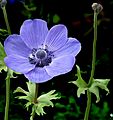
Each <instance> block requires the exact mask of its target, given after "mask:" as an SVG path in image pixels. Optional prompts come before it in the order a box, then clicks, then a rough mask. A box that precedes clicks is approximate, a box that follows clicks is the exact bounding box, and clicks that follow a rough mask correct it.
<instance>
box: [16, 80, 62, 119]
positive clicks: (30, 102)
mask: <svg viewBox="0 0 113 120" xmlns="http://www.w3.org/2000/svg"><path fill="white" fill-rule="evenodd" d="M35 87H36V84H35V83H31V82H27V88H28V91H25V90H24V89H22V88H21V87H18V88H17V89H16V90H15V91H14V93H17V92H18V93H23V94H25V95H24V96H17V97H16V98H18V99H24V100H27V103H26V104H25V107H26V108H27V110H29V107H30V106H32V113H31V117H30V120H32V115H33V114H34V112H35V113H36V114H37V115H39V116H40V115H44V114H46V113H45V112H44V107H49V106H52V107H53V106H54V104H53V103H52V101H51V100H54V99H59V98H60V97H59V96H58V94H57V93H55V91H56V90H51V91H50V92H48V93H46V94H43V95H41V96H39V97H38V98H37V102H36V103H35V102H34V99H35Z"/></svg>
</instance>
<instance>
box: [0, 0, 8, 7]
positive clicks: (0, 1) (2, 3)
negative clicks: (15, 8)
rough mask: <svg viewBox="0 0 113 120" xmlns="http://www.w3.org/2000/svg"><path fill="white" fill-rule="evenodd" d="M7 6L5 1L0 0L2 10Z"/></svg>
mask: <svg viewBox="0 0 113 120" xmlns="http://www.w3.org/2000/svg"><path fill="white" fill-rule="evenodd" d="M6 4H7V0H0V7H1V8H3V7H4V6H5V5H6Z"/></svg>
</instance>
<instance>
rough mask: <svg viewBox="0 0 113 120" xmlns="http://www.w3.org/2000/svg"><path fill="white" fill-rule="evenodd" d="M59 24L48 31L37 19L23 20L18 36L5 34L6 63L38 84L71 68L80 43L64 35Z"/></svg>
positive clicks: (63, 30) (79, 48)
mask: <svg viewBox="0 0 113 120" xmlns="http://www.w3.org/2000/svg"><path fill="white" fill-rule="evenodd" d="M67 34H68V33H67V28H66V26H65V25H63V24H59V25H55V26H53V27H52V28H51V29H50V30H48V27H47V22H45V21H44V20H41V19H34V20H30V19H29V20H25V21H24V23H23V24H22V26H21V28H20V35H17V34H13V35H9V36H8V37H7V38H6V40H5V42H4V48H5V52H6V54H7V57H5V59H4V61H5V63H6V65H7V66H8V67H9V68H10V69H12V70H14V71H16V72H20V73H22V74H24V75H25V77H26V78H28V80H30V81H32V82H35V83H42V82H46V81H48V80H50V79H52V78H53V77H55V76H58V75H61V74H65V73H67V72H69V71H71V70H72V68H73V65H74V64H75V56H76V55H77V54H78V53H79V52H80V50H81V44H80V42H79V41H78V40H77V39H75V38H68V36H67Z"/></svg>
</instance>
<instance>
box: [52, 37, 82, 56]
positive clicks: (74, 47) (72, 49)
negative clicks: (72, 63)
mask: <svg viewBox="0 0 113 120" xmlns="http://www.w3.org/2000/svg"><path fill="white" fill-rule="evenodd" d="M80 50H81V44H80V42H79V41H78V40H77V39H75V38H69V39H68V42H67V43H66V44H65V45H64V46H63V47H62V48H60V49H58V50H57V51H55V52H54V53H53V54H54V56H55V57H61V56H64V55H73V56H76V55H77V54H78V53H79V52H80Z"/></svg>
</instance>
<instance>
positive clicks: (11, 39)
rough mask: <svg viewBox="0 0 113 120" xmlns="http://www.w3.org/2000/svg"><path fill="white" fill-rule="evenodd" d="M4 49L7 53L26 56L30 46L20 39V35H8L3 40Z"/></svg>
mask: <svg viewBox="0 0 113 120" xmlns="http://www.w3.org/2000/svg"><path fill="white" fill-rule="evenodd" d="M4 49H5V52H6V54H7V55H13V54H14V55H20V56H23V57H28V55H29V53H30V51H31V50H30V48H28V47H27V46H26V44H25V43H24V42H23V41H22V39H21V37H20V35H16V34H14V35H10V36H8V37H7V39H6V40H5V42H4Z"/></svg>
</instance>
